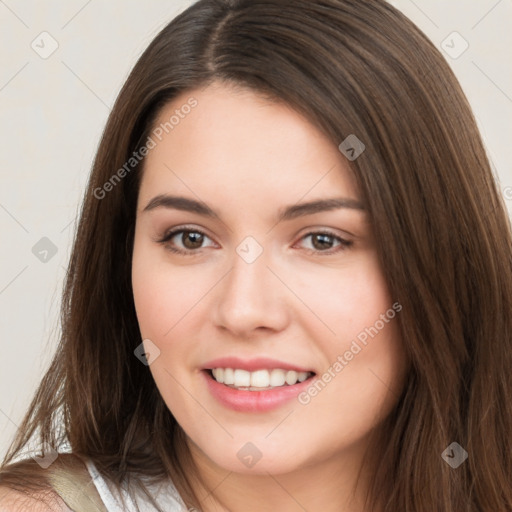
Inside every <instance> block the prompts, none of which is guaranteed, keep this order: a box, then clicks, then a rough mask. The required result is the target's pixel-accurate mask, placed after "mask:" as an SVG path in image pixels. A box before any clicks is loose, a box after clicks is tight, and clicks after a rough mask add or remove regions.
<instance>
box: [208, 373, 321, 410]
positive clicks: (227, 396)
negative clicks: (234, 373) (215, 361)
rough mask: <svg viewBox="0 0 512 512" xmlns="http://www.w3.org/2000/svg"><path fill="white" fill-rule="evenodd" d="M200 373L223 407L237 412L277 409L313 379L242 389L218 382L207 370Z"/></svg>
mask: <svg viewBox="0 0 512 512" xmlns="http://www.w3.org/2000/svg"><path fill="white" fill-rule="evenodd" d="M201 373H203V375H204V378H205V379H206V384H207V386H208V388H209V390H210V393H211V394H212V395H213V396H214V397H215V398H216V399H217V400H218V401H219V402H220V403H221V404H222V405H224V406H225V407H228V408H229V409H232V410H234V411H239V412H265V411H271V410H273V409H277V408H278V407H280V406H282V405H284V404H285V403H287V402H289V401H290V400H292V399H293V398H295V397H296V396H297V395H298V394H299V393H300V392H301V391H303V390H304V389H306V388H307V387H308V386H309V385H310V384H311V382H312V380H313V379H314V376H313V377H310V378H309V379H306V380H305V381H303V382H297V384H293V385H292V386H288V385H285V386H281V387H276V388H274V389H267V390H264V391H244V390H238V389H235V388H230V387H229V386H226V385H224V384H220V383H219V382H217V381H216V380H215V379H214V378H213V377H212V376H211V375H210V372H209V371H203V372H201Z"/></svg>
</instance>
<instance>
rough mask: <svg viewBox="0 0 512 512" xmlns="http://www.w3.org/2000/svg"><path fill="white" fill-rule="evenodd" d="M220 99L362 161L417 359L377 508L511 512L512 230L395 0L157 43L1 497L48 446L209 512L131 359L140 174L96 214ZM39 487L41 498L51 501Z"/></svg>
mask: <svg viewBox="0 0 512 512" xmlns="http://www.w3.org/2000/svg"><path fill="white" fill-rule="evenodd" d="M213 81H221V82H226V83H230V84H235V85H237V86H241V87H247V88H249V89H251V90H253V91H256V92H258V93H260V94H262V95H264V96H265V97H268V98H272V99H274V100H277V101H281V102H284V103H286V104H288V105H290V106H292V107H293V108H295V109H296V110H297V111H299V112H301V113H302V114H304V115H305V116H307V118H308V119H309V120H310V121H311V122H312V123H314V124H315V125H316V126H318V127H319V129H321V130H322V131H323V132H324V133H325V134H326V135H327V136H328V137H329V138H330V140H332V142H333V143H334V144H336V146H338V145H339V144H340V143H341V142H342V141H343V140H344V139H345V138H346V137H347V136H348V135H350V134H355V135H356V136H357V137H358V138H359V139H360V140H361V141H363V143H364V144H365V146H366V150H365V152H364V153H363V154H362V155H361V156H360V157H359V158H357V159H356V160H354V161H352V162H350V166H351V169H352V170H353V172H354V174H355V176H356V179H357V182H358V184H359V187H360V190H361V192H362V195H363V200H364V202H365V204H366V205H367V206H368V211H369V215H370V219H371V221H372V225H373V231H374V234H375V241H376V244H377V250H378V252H379V255H380V258H381V263H382V268H383V269H384V272H385V277H386V279H387V283H388V286H389V290H390V293H391V295H392V296H393V297H396V298H397V299H399V301H400V304H401V305H402V308H403V309H402V311H401V314H400V315H399V317H397V321H398V322H399V328H400V333H401V337H402V339H403V345H404V350H405V351H406V355H407V357H408V358H409V360H410V370H409V375H408V378H407V382H406V385H405V387H404V390H403V393H402V395H401V396H400V399H399V401H398V403H397V406H396V408H395V409H394V410H393V412H392V414H391V415H390V416H389V417H388V418H387V420H386V421H385V422H384V424H383V425H382V428H380V429H379V431H378V432H376V433H375V437H374V440H373V442H374V448H373V452H372V460H373V461H378V465H377V464H374V465H373V468H372V475H373V476H372V479H371V485H370V492H369V494H368V500H367V509H368V510H373V509H374V508H376V506H377V504H379V506H380V507H382V509H383V510H384V511H385V512H396V511H401V512H427V511H428V512H431V511H432V510H435V511H441V510H442V511H444V512H476V511H492V512H501V511H510V510H512V484H511V483H512V441H511V433H512V409H511V408H510V407H509V404H510V403H511V402H512V372H511V371H510V369H511V368H512V342H511V339H512V338H511V337H512V272H511V254H512V252H511V236H510V224H509V220H508V217H507V214H506V213H505V212H506V210H505V208H504V205H503V201H502V199H501V197H500V194H499V192H498V190H497V187H496V184H495V181H494V178H493V175H492V172H491V170H490V166H489V162H488V159H487V157H486V154H485V150H484V148H483V145H482V142H481V138H480V135H479V133H478V130H477V127H476V123H475V120H474V118H473V116H472V113H471V110H470V107H469V105H468V103H467V100H466V98H465V96H464V94H463V92H462V90H461V88H460V86H459V84H458V82H457V80H456V78H455V77H454V75H453V73H452V72H451V70H450V68H449V66H448V65H447V63H446V62H445V61H444V59H443V57H442V56H441V55H440V53H439V51H438V50H437V49H436V48H435V47H434V46H433V45H432V44H431V43H430V41H429V40H428V39H427V38H426V37H425V36H424V35H423V34H422V33H421V32H420V31H419V30H418V29H417V28H416V27H415V26H414V25H413V24H412V23H411V22H410V21H409V20H408V19H407V18H406V17H405V16H403V15H402V14H401V13H400V12H398V11H397V10H396V9H394V8H393V7H391V6H390V5H388V4H387V3H386V2H385V1H384V0H294V1H293V2H290V1H287V0H200V1H199V2H197V3H195V4H194V5H193V6H192V7H190V8H189V9H188V10H186V11H185V12H183V13H182V14H181V15H179V16H178V17H177V18H176V19H174V20H173V21H172V22H171V23H170V24H169V25H167V26H166V27H165V28H164V29H163V30H162V31H161V32H160V33H159V34H158V36H157V37H156V38H155V39H154V41H153V42H152V43H151V44H150V46H149V47H148V48H147V50H146V51H145V52H144V54H143V55H142V56H141V58H140V59H139V61H138V62H137V64H136V65H135V67H134V69H133V71H132V73H131V74H130V76H129V78H128V80H127V81H126V84H125V85H124V87H123V89H122V91H121V92H120V94H119V97H118V99H117V101H116V103H115V106H114V108H113V110H112V113H111V115H110V117H109V119H108V123H107V126H106V128H105V131H104V134H103V137H102V140H101V143H100V146H99V149H98V153H97V156H96V159H95V163H94V168H93V170H92V174H91V176H90V180H89V184H88V188H87V192H86V194H85V198H84V202H83V206H82V211H81V217H80V222H79V225H78V228H77V231H76V237H75V240H74V247H73V252H72V256H71V261H70V264H69V271H68V275H67V281H66V284H65V289H64V294H63V299H64V300H63V304H62V314H61V322H62V339H61V341H60V345H59V347H58V349H57V352H56V354H55V357H54V359H53V362H52V364H51V367H50V368H49V370H48V372H47V373H46V375H45V376H44V378H43V380H42V383H41V385H40V387H39V389H38V391H37V394H36V395H35V398H34V400H33V402H32V404H31V406H30V409H29V411H28V413H27V415H26V417H25V419H24V421H23V423H22V425H21V427H20V429H19V431H18V432H17V436H16V438H15V440H14V442H13V444H12V446H11V447H10V450H9V452H8V454H7V456H6V458H5V460H4V466H3V469H2V470H1V471H0V484H4V485H9V486H12V487H16V486H18V487H20V486H21V484H20V483H19V468H20V467H21V466H19V465H18V466H12V465H9V466H8V464H9V463H12V462H13V461H14V460H15V458H16V457H18V456H19V455H20V454H22V453H23V449H24V447H25V446H26V445H27V442H28V441H29V440H30V439H31V438H33V437H34V436H36V437H37V439H39V442H40V443H41V445H51V446H53V447H55V448H57V447H59V446H62V443H63V442H64V441H66V442H69V445H70V446H71V449H72V451H73V452H74V453H76V454H77V455H79V456H82V457H86V458H90V459H92V461H93V462H94V463H95V464H96V466H97V467H98V469H99V470H100V471H101V472H102V473H103V474H104V475H106V476H107V477H108V478H110V479H111V480H112V481H114V482H117V483H118V484H119V483H120V482H121V481H122V480H123V479H124V478H127V477H128V476H129V475H132V476H133V475H135V474H140V475H146V476H149V477H154V478H155V479H156V478H165V477H169V476H170V477H171V478H172V480H173V482H174V483H175V485H176V487H177V488H178V490H179V492H180V493H181V495H182V497H183V498H184V500H185V502H186V503H187V505H189V506H196V507H199V500H198V499H197V497H195V496H194V493H193V491H192V485H191V480H190V479H191V478H192V476H191V475H193V474H194V468H191V467H190V461H189V460H188V459H189V457H187V455H188V454H187V448H186V444H185V442H184V433H183V431H182V430H181V428H180V426H179V425H178V424H177V422H176V421H175V419H174V418H173V416H172V414H171V412H170V411H169V410H168V409H167V407H166V406H165V403H164V402H163V400H162V398H161V397H160V395H159V393H158V391H157V389H156V386H155V384H154V382H153V379H152V377H151V374H150V372H149V371H148V369H147V367H146V366H144V365H143V364H141V363H140V361H139V360H138V359H137V358H136V357H135V356H134V349H135V348H136V347H137V346H138V345H139V344H140V343H141V338H140V335H139V328H138V324H137V319H136V315H135V310H134V303H133V296H132V289H131V282H130V276H131V253H132V247H133V239H134V225H135V212H136V200H137V193H138V187H139V183H140V178H141V172H142V169H143V165H144V161H143V160H142V161H141V162H140V163H139V162H138V161H137V162H134V161H132V166H131V167H130V168H129V169H128V171H127V172H125V173H124V174H123V178H122V180H118V181H116V182H115V184H113V185H112V186H111V187H108V189H109V190H108V193H106V194H104V197H103V198H98V197H99V195H100V194H99V193H98V190H99V189H102V190H105V188H104V185H105V183H107V182H108V181H109V180H111V178H112V176H113V175H114V174H115V173H116V172H117V170H118V169H121V168H123V166H124V165H125V164H126V162H128V161H130V157H131V156H132V155H133V153H134V152H135V151H137V150H138V149H139V148H140V147H141V146H142V145H143V144H144V143H145V141H146V140H147V138H148V136H149V134H150V133H151V129H152V128H153V123H154V121H155V118H156V116H157V115H158V113H159V112H160V110H161V108H162V107H163V106H164V105H166V104H167V103H168V102H169V101H171V100H172V99H173V98H175V97H176V96H177V95H178V94H180V93H182V92H183V91H187V90H193V89H194V88H196V87H200V86H205V85H208V84H210V83H212V82H213ZM125 170H126V167H125ZM59 427H60V428H59ZM452 442H457V443H458V444H459V445H460V446H462V447H463V448H464V449H465V450H466V451H467V453H468V459H467V460H466V461H465V462H464V463H463V464H461V465H460V466H459V467H458V468H456V469H454V468H452V467H450V465H449V464H447V463H446V462H445V461H444V460H443V458H442V457H441V454H442V453H443V452H444V450H445V449H446V448H447V447H448V446H449V445H450V444H451V443H452ZM22 464H25V466H23V468H24V469H23V471H25V473H24V474H25V477H26V481H25V484H23V485H24V486H25V488H26V487H27V486H28V485H29V480H30V478H29V477H28V476H27V475H29V472H28V471H29V470H28V467H29V466H30V464H28V463H22ZM16 467H17V468H18V472H17V471H16ZM35 473H36V472H35V471H34V472H33V474H34V475H35ZM41 473H42V476H39V477H37V478H36V477H34V478H33V479H32V480H33V485H36V483H39V485H41V486H43V487H44V486H45V485H48V482H46V481H45V479H44V472H41Z"/></svg>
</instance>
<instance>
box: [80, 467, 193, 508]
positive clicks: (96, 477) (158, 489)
mask: <svg viewBox="0 0 512 512" xmlns="http://www.w3.org/2000/svg"><path fill="white" fill-rule="evenodd" d="M85 465H86V466H87V469H88V471H89V474H90V475H91V478H92V479H93V482H94V485H95V486H96V489H97V490H98V494H99V495H100V498H101V500H102V501H103V503H104V505H105V507H106V509H107V510H108V512H136V511H137V507H136V505H138V507H139V510H140V511H141V512H154V511H155V510H156V509H155V507H154V506H153V505H151V504H150V503H149V502H148V499H147V497H146V496H140V495H138V496H136V503H134V501H133V500H132V499H131V498H130V495H129V494H128V492H127V491H126V490H125V489H121V493H122V495H123V497H124V499H125V502H126V505H127V508H123V507H122V501H121V500H120V498H119V497H118V496H119V494H118V493H117V492H116V489H115V487H114V486H113V484H112V483H110V482H109V483H107V481H106V480H105V479H104V478H103V477H102V476H101V475H100V473H99V472H98V470H97V469H96V466H95V465H94V464H93V462H92V461H90V460H87V461H85ZM148 491H149V492H150V493H151V496H152V497H153V499H154V500H155V501H156V502H157V503H158V505H159V506H160V507H161V508H162V510H165V511H166V512H187V507H186V506H185V504H184V503H183V501H182V500H181V498H180V496H179V494H178V491H177V490H176V488H175V487H174V485H173V484H172V483H171V482H169V483H168V484H161V485H153V486H148Z"/></svg>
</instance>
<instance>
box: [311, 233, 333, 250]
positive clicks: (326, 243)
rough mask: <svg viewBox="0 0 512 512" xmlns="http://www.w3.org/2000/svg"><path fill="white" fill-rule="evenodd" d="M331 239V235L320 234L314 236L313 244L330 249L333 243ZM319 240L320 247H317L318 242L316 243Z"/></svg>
mask: <svg viewBox="0 0 512 512" xmlns="http://www.w3.org/2000/svg"><path fill="white" fill-rule="evenodd" d="M330 239H331V236H330V235H322V234H318V235H316V236H314V237H313V245H314V246H315V248H317V249H326V248H327V249H329V248H330V246H331V244H332V241H331V240H330ZM317 240H320V244H319V246H318V247H317V245H318V244H316V243H315V242H316V241H317Z"/></svg>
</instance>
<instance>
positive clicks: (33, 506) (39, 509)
mask: <svg viewBox="0 0 512 512" xmlns="http://www.w3.org/2000/svg"><path fill="white" fill-rule="evenodd" d="M27 510H30V511H31V512H71V509H70V508H68V507H67V505H66V504H65V503H64V501H63V500H62V499H61V498H60V496H59V495H58V494H57V493H56V492H54V491H52V490H44V491H20V490H15V489H12V488H10V487H7V486H4V485H0V512H23V511H27Z"/></svg>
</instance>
